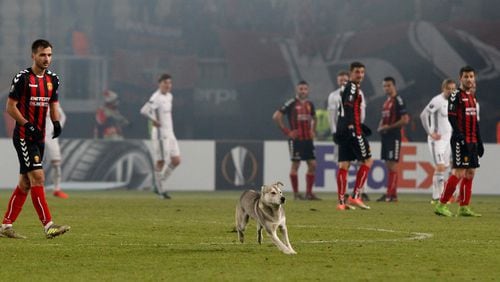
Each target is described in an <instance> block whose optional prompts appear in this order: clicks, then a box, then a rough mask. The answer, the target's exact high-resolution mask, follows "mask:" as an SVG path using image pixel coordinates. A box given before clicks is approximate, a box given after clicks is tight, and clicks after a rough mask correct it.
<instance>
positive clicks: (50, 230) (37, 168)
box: [28, 143, 70, 238]
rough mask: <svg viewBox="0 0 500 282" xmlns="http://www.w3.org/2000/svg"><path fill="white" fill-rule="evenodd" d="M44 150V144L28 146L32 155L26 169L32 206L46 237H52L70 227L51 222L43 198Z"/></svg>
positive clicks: (47, 207) (45, 201)
mask: <svg viewBox="0 0 500 282" xmlns="http://www.w3.org/2000/svg"><path fill="white" fill-rule="evenodd" d="M43 152H44V144H40V143H39V144H34V145H32V146H31V147H30V156H32V160H33V162H32V164H31V167H30V168H29V171H28V178H29V181H30V185H31V187H30V192H31V193H30V194H31V201H32V203H33V206H34V208H35V210H36V212H37V214H38V218H39V219H40V222H41V223H42V225H43V227H44V231H45V235H46V237H47V238H54V237H56V236H59V235H62V234H64V233H65V232H66V231H68V230H69V229H70V227H69V226H67V225H61V226H60V225H56V224H54V222H52V215H51V214H50V210H49V206H48V204H47V200H46V198H45V187H44V183H45V173H44V171H43V168H42V159H43Z"/></svg>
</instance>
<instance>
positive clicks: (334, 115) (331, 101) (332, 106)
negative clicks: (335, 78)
mask: <svg viewBox="0 0 500 282" xmlns="http://www.w3.org/2000/svg"><path fill="white" fill-rule="evenodd" d="M338 116H339V101H338V99H336V98H335V95H334V93H331V94H330V96H328V123H329V124H330V131H331V132H332V134H335V132H336V131H337V121H338Z"/></svg>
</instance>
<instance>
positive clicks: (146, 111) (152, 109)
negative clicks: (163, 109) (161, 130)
mask: <svg viewBox="0 0 500 282" xmlns="http://www.w3.org/2000/svg"><path fill="white" fill-rule="evenodd" d="M157 108H158V107H157V105H156V103H155V102H154V100H153V99H151V100H149V101H148V102H146V104H144V106H142V108H141V114H142V115H143V116H145V117H147V118H148V119H150V120H151V121H152V122H153V125H154V126H156V127H158V126H160V121H159V120H158V118H157V115H156V114H155V113H156V109H157Z"/></svg>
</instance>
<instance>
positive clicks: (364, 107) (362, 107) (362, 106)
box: [359, 91, 366, 123]
mask: <svg viewBox="0 0 500 282" xmlns="http://www.w3.org/2000/svg"><path fill="white" fill-rule="evenodd" d="M359 95H360V96H361V114H360V115H361V122H362V123H364V122H365V117H366V100H365V95H364V94H363V91H359Z"/></svg>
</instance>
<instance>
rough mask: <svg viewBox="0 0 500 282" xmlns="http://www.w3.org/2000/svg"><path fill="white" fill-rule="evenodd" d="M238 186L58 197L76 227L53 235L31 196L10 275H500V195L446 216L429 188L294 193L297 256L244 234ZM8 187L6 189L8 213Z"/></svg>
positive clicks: (10, 249)
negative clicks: (384, 198) (351, 194)
mask: <svg viewBox="0 0 500 282" xmlns="http://www.w3.org/2000/svg"><path fill="white" fill-rule="evenodd" d="M239 195H240V193H237V192H217V193H172V196H173V199H172V200H160V199H158V198H157V197H156V196H155V195H153V194H152V193H148V192H136V191H134V192H131V191H106V192H71V193H70V198H69V199H67V200H61V199H56V198H54V197H52V195H47V197H48V201H49V205H50V207H51V209H52V214H53V217H54V219H55V222H56V223H58V224H69V225H71V227H72V229H71V231H70V232H68V233H66V234H65V235H63V236H62V237H59V238H55V239H53V240H47V239H45V237H44V234H43V233H42V228H41V226H40V224H39V221H38V218H37V216H36V213H35V211H34V209H33V207H32V204H31V202H30V200H29V199H28V200H27V202H26V204H25V207H24V210H23V212H22V213H21V215H20V217H19V218H18V220H17V222H16V224H15V228H16V230H17V231H18V232H19V233H20V234H23V235H25V236H27V237H28V239H25V240H14V239H6V238H0V265H1V268H2V272H3V273H2V275H3V277H8V278H9V280H11V281H26V280H32V281H47V280H51V281H58V280H61V281H62V280H77V281H80V280H81V281H88V280H99V281H111V280H113V281H151V280H155V281H157V280H164V281H185V280H191V281H193V280H198V281H207V280H212V281H213V280H217V281H220V280H222V281H233V280H260V281H268V280H271V281H305V280H308V281H311V280H337V281H347V280H354V281H358V280H364V281H368V280H372V281H382V280H383V281H389V280H392V281H402V280H412V281H413V280H427V281H436V280H461V281H469V280H476V281H487V280H498V279H500V278H499V277H500V268H499V265H500V253H499V250H500V235H499V234H500V224H499V222H500V197H496V196H474V197H473V204H474V205H473V206H474V210H475V211H477V212H479V213H482V214H483V217H482V218H462V217H453V218H445V217H439V216H436V215H434V213H433V207H432V206H431V205H430V204H429V199H430V196H429V195H405V194H403V195H401V196H400V201H399V202H398V203H376V202H374V201H371V202H368V203H369V205H371V207H372V210H369V211H365V210H355V211H343V212H339V211H336V210H335V200H334V199H335V198H334V195H332V194H328V195H322V194H319V195H320V196H322V197H324V200H323V201H314V202H312V201H293V200H289V201H288V202H287V204H286V205H285V208H286V212H287V223H288V230H289V234H290V238H291V242H292V245H293V246H294V248H295V250H296V251H297V252H298V254H297V255H295V256H287V255H284V254H282V253H281V252H279V250H278V249H277V248H276V247H275V246H274V245H273V244H272V243H271V241H270V239H269V237H268V236H267V235H264V242H263V244H262V245H258V244H257V243H256V232H255V222H254V221H250V225H249V226H248V228H247V231H246V237H245V239H246V242H245V243H244V244H240V243H239V242H238V241H237V235H236V233H234V232H232V229H233V224H234V223H233V222H234V209H235V204H236V201H237V199H238V197H239ZM9 196H10V191H2V192H0V207H1V209H2V212H3V210H4V209H5V207H6V205H7V201H8V197H9ZM288 196H289V197H288V199H290V198H291V196H290V195H288ZM376 196H378V195H372V200H373V199H375V198H376ZM456 210H457V205H456V204H453V205H452V211H453V212H456Z"/></svg>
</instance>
